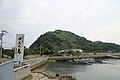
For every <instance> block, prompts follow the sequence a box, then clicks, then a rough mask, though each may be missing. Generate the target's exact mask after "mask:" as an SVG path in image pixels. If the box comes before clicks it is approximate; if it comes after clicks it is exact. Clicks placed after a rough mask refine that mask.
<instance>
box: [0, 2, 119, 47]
mask: <svg viewBox="0 0 120 80" xmlns="http://www.w3.org/2000/svg"><path fill="white" fill-rule="evenodd" d="M2 29H3V30H6V31H8V32H9V33H8V34H6V35H4V36H3V47H4V48H10V47H13V46H14V45H15V37H16V34H25V46H26V47H29V46H30V45H31V44H32V43H33V42H34V41H35V40H36V39H37V38H38V37H39V36H40V35H41V34H44V33H45V32H48V31H54V30H57V29H60V30H66V31H71V32H73V33H75V34H77V35H79V36H82V37H85V38H87V39H88V40H91V41H103V42H110V43H111V42H112V43H116V44H120V36H119V34H120V31H119V30H120V0H0V30H2Z"/></svg>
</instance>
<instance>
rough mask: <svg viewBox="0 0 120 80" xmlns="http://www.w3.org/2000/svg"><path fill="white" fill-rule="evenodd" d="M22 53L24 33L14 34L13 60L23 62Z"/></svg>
mask: <svg viewBox="0 0 120 80" xmlns="http://www.w3.org/2000/svg"><path fill="white" fill-rule="evenodd" d="M23 55H24V34H16V44H15V52H14V61H19V62H23Z"/></svg>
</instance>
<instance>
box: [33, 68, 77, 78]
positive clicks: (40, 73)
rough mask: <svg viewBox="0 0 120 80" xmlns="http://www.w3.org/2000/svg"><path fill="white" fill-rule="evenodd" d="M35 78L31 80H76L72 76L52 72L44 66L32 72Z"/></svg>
mask: <svg viewBox="0 0 120 80" xmlns="http://www.w3.org/2000/svg"><path fill="white" fill-rule="evenodd" d="M31 74H32V76H33V78H32V79H31V80H76V78H75V77H73V76H71V75H68V74H66V75H64V74H58V73H55V72H51V71H49V70H47V69H46V68H44V66H42V67H40V68H37V69H35V70H33V71H32V72H31Z"/></svg>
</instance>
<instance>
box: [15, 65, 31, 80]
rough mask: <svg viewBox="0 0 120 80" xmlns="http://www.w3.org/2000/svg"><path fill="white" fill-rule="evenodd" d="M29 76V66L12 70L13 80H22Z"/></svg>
mask: <svg viewBox="0 0 120 80" xmlns="http://www.w3.org/2000/svg"><path fill="white" fill-rule="evenodd" d="M30 74H31V71H30V65H25V66H22V67H19V68H16V69H14V80H23V79H24V78H26V77H28V76H29V75H30Z"/></svg>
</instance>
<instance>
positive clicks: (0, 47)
mask: <svg viewBox="0 0 120 80" xmlns="http://www.w3.org/2000/svg"><path fill="white" fill-rule="evenodd" d="M6 33H8V32H7V31H5V30H3V29H2V31H1V33H0V41H1V43H0V44H1V45H0V49H1V50H0V58H2V43H3V36H4V35H6Z"/></svg>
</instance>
